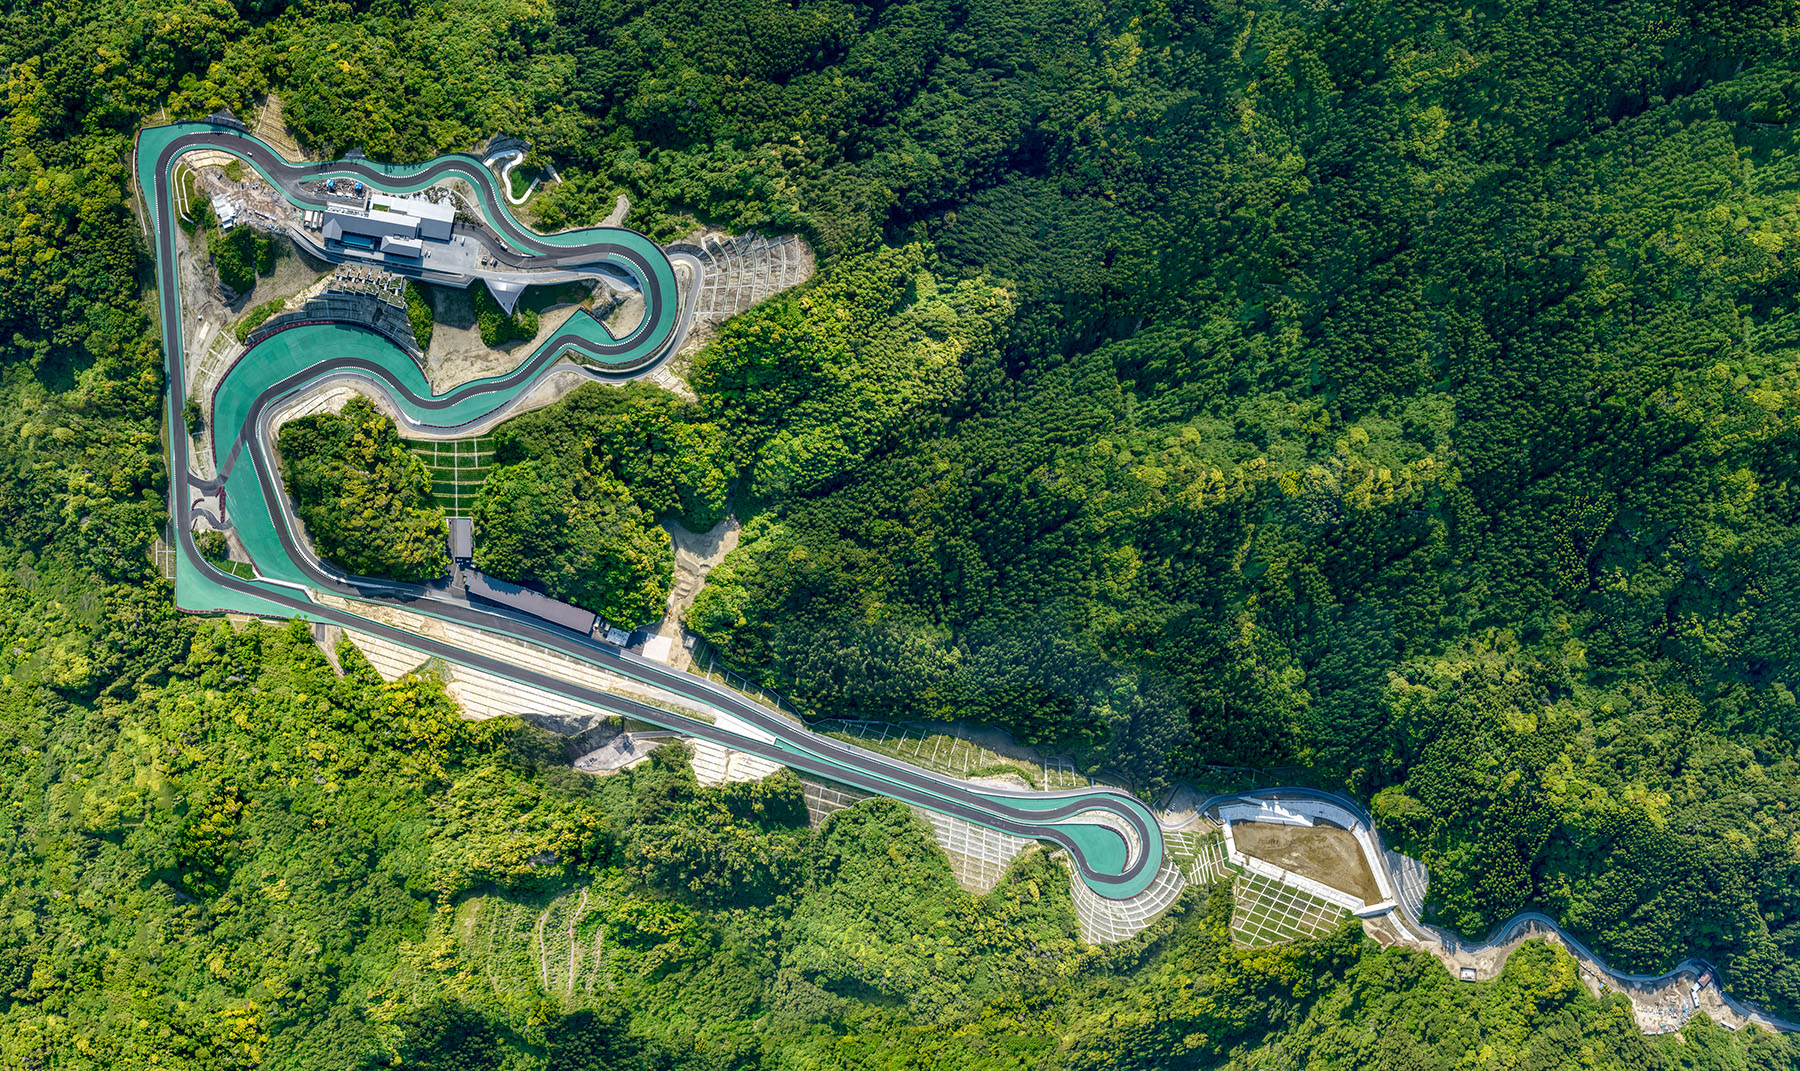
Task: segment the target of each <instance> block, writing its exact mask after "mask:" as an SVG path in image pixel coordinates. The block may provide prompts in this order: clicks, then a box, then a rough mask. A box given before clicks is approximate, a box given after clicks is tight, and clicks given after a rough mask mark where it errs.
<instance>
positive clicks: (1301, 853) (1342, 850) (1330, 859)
mask: <svg viewBox="0 0 1800 1071" xmlns="http://www.w3.org/2000/svg"><path fill="white" fill-rule="evenodd" d="M1231 835H1232V838H1233V839H1234V840H1236V841H1237V847H1238V851H1240V852H1243V853H1244V854H1245V855H1253V856H1255V857H1256V858H1258V859H1261V860H1263V861H1264V862H1266V863H1274V864H1275V865H1276V866H1278V867H1280V868H1282V869H1283V870H1290V871H1293V872H1294V873H1296V874H1299V875H1301V876H1302V877H1308V878H1312V879H1313V880H1314V881H1320V882H1324V883H1325V884H1326V885H1329V886H1331V887H1332V888H1334V889H1338V890H1341V891H1343V892H1347V893H1349V894H1350V895H1351V896H1359V897H1361V898H1362V900H1363V902H1364V903H1366V904H1373V903H1377V902H1379V901H1380V900H1381V890H1380V889H1379V888H1377V887H1376V885H1375V875H1373V874H1371V873H1369V864H1368V861H1367V860H1366V859H1364V858H1363V852H1362V845H1360V844H1358V843H1357V842H1356V838H1355V837H1353V836H1351V835H1350V831H1349V830H1345V829H1339V828H1337V827H1336V826H1327V825H1318V826H1290V825H1282V824H1280V823H1277V822H1233V823H1232V824H1231Z"/></svg>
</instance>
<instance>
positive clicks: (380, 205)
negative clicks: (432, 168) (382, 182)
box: [369, 193, 456, 223]
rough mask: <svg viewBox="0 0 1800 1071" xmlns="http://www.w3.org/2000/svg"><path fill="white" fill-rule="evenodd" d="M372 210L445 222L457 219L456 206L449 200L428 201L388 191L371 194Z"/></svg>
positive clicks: (370, 204) (370, 205)
mask: <svg viewBox="0 0 1800 1071" xmlns="http://www.w3.org/2000/svg"><path fill="white" fill-rule="evenodd" d="M369 210H370V211H371V212H376V213H380V212H389V213H394V214H398V215H403V216H412V217H414V218H416V219H435V220H441V221H442V222H445V223H453V222H455V221H456V206H455V205H453V204H451V203H450V202H449V201H427V200H426V199H425V198H423V197H396V196H394V195H392V194H386V193H372V194H370V195H369Z"/></svg>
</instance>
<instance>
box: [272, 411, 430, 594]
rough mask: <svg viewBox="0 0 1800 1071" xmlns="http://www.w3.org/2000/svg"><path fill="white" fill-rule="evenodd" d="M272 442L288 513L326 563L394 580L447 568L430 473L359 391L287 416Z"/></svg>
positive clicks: (418, 577)
mask: <svg viewBox="0 0 1800 1071" xmlns="http://www.w3.org/2000/svg"><path fill="white" fill-rule="evenodd" d="M276 448H277V449H278V450H279V451H280V453H281V471H282V476H283V478H284V479H285V481H286V482H287V489H288V494H290V495H292V496H293V498H294V507H295V511H296V512H297V513H299V515H300V520H301V522H302V523H304V524H305V525H306V531H307V534H308V535H309V536H310V537H311V538H312V540H313V543H314V544H315V545H316V546H317V547H318V550H319V553H320V555H321V556H322V557H324V558H325V559H326V560H327V561H330V562H332V563H334V564H336V565H338V566H339V567H341V568H343V569H345V570H347V571H349V572H351V573H354V574H356V575H358V576H379V577H391V578H393V579H395V580H435V579H436V578H438V577H440V576H443V575H445V574H446V573H448V572H449V571H450V556H449V551H448V549H447V546H448V545H447V543H446V540H447V539H448V537H449V529H448V526H447V524H446V522H445V520H444V511H443V510H442V509H440V508H439V507H438V505H437V503H436V501H435V500H434V499H433V498H432V494H431V473H430V472H429V471H428V470H427V469H426V467H425V463H424V462H423V461H421V460H419V458H418V457H417V456H416V455H414V454H413V452H412V451H410V450H408V449H407V448H406V444H405V443H404V442H402V441H401V439H400V435H399V432H398V431H396V430H395V428H394V422H393V421H392V420H391V419H389V418H388V416H387V414H385V413H382V412H381V411H379V410H377V409H376V408H375V403H373V402H371V401H369V399H367V398H365V397H363V396H362V395H360V394H359V395H356V396H355V397H353V398H351V399H350V400H349V401H348V402H346V403H344V407H343V410H342V411H341V412H337V413H329V412H327V413H315V414H313V415H312V416H307V417H301V418H299V419H298V420H290V421H288V422H287V423H286V424H283V425H282V426H281V431H280V433H279V435H278V437H277V440H276Z"/></svg>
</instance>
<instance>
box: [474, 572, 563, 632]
mask: <svg viewBox="0 0 1800 1071" xmlns="http://www.w3.org/2000/svg"><path fill="white" fill-rule="evenodd" d="M463 576H464V577H466V578H467V582H468V588H469V594H470V595H472V596H474V597H476V598H478V599H486V600H487V601H489V602H494V603H499V604H500V605H501V606H508V607H511V608H512V609H514V610H520V611H523V612H525V613H528V614H530V615H531V616H533V617H540V618H543V619H544V620H545V621H549V622H551V623H553V624H557V625H561V626H563V627H564V628H570V629H574V630H575V631H576V632H581V633H587V632H590V631H592V630H593V627H594V615H593V614H592V613H590V612H589V611H587V610H583V609H582V608H581V607H579V606H571V605H569V604H568V603H566V602H558V601H557V600H555V599H552V598H551V597H550V596H548V595H540V594H538V593H537V592H535V591H532V590H531V589H530V588H522V587H520V586H519V585H517V584H509V583H507V582H506V581H504V580H500V579H497V578H495V577H491V576H488V575H487V574H485V573H481V572H477V571H476V570H474V569H468V570H465V571H464V572H463Z"/></svg>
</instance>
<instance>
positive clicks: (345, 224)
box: [325, 205, 419, 241]
mask: <svg viewBox="0 0 1800 1071" xmlns="http://www.w3.org/2000/svg"><path fill="white" fill-rule="evenodd" d="M333 224H336V227H335V228H334V227H333V226H332V225H333ZM334 230H335V231H336V233H333V231H334ZM346 234H360V235H363V236H365V237H369V238H387V237H393V238H417V237H418V236H419V221H418V220H417V219H414V218H413V217H411V216H400V215H395V214H393V213H391V212H377V213H375V214H374V215H372V216H365V215H362V214H360V213H357V212H351V211H346V210H344V209H343V208H341V207H339V206H338V205H331V206H329V207H328V208H326V209H325V237H326V238H329V239H337V240H340V241H341V240H342V238H343V236H344V235H346Z"/></svg>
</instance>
